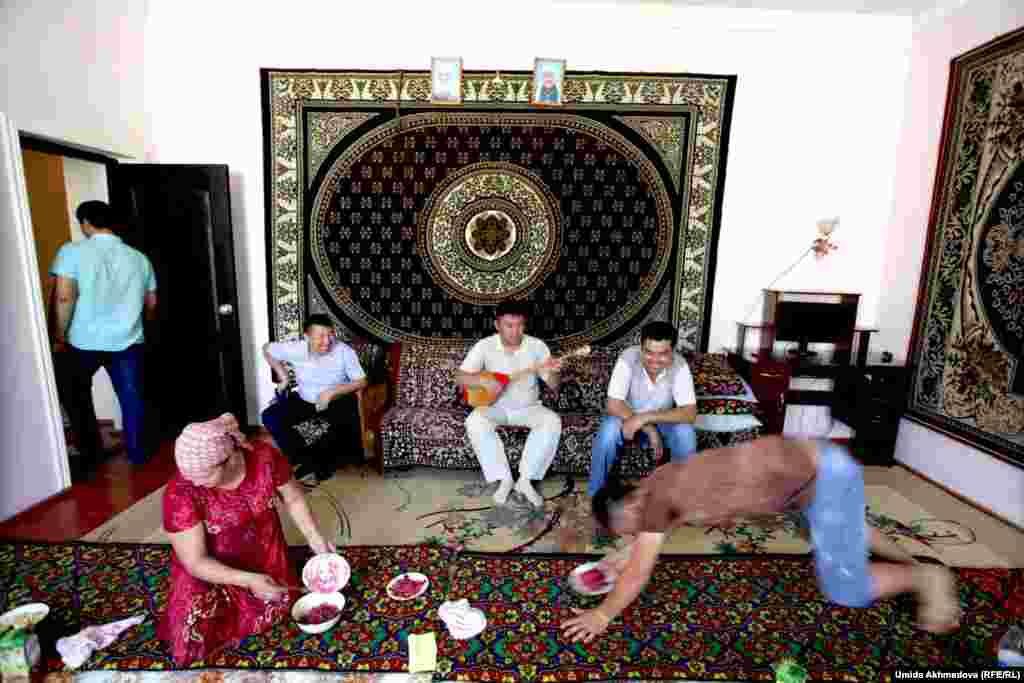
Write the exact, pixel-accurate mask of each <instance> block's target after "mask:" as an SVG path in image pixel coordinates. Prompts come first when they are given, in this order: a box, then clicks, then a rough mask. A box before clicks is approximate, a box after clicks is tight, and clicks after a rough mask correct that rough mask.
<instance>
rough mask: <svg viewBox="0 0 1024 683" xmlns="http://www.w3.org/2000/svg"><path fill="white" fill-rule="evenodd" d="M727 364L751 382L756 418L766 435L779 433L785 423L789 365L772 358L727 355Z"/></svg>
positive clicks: (789, 375)
mask: <svg viewBox="0 0 1024 683" xmlns="http://www.w3.org/2000/svg"><path fill="white" fill-rule="evenodd" d="M729 362H730V363H731V364H732V366H733V367H734V368H736V371H737V372H739V373H740V375H742V376H743V378H744V379H745V380H747V382H749V383H750V389H751V391H753V392H754V396H756V397H757V404H758V418H759V419H760V420H761V421H762V422H764V430H763V432H764V433H765V434H781V433H782V428H783V426H784V425H785V423H786V392H787V391H788V390H789V381H790V378H791V368H790V365H789V363H787V362H785V361H781V360H773V359H771V358H754V357H751V356H740V355H739V354H736V353H730V354H729Z"/></svg>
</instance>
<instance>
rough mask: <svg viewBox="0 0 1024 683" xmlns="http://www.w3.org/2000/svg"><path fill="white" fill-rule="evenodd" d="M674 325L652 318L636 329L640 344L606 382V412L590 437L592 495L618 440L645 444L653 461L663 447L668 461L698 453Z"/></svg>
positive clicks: (693, 403)
mask: <svg viewBox="0 0 1024 683" xmlns="http://www.w3.org/2000/svg"><path fill="white" fill-rule="evenodd" d="M675 345H676V329H675V328H674V327H672V326H671V325H670V324H668V323H666V322H651V323H647V324H646V325H644V326H643V329H641V330H640V345H639V346H631V347H629V348H628V349H626V350H625V351H623V352H622V354H621V355H620V356H619V359H618V361H616V363H615V368H614V369H613V370H612V376H611V379H610V380H609V381H608V407H607V410H608V414H607V415H606V416H605V417H604V420H602V421H601V426H600V427H599V428H598V430H597V434H596V435H595V436H594V446H593V451H592V452H591V456H590V483H589V484H588V485H587V495H588V496H590V497H591V498H593V497H594V495H595V494H596V493H597V492H598V491H599V490H600V489H601V487H603V486H604V484H605V482H606V481H607V480H608V474H609V473H610V472H611V470H612V466H613V465H614V464H615V461H616V460H618V458H619V449H620V448H622V444H623V440H626V441H632V440H633V439H636V438H640V439H646V440H647V441H649V442H650V444H651V448H653V449H654V455H655V461H656V462H660V461H661V459H662V456H663V455H664V449H665V446H668V449H669V451H670V452H671V454H672V461H673V462H682V461H684V460H686V459H687V458H688V457H689V456H690V455H692V454H693V453H695V452H696V451H697V433H696V432H695V431H694V429H693V423H694V421H696V419H697V399H696V397H695V395H694V391H693V377H691V376H690V368H689V366H688V365H687V364H686V361H685V360H684V359H683V357H682V356H681V355H679V354H678V353H676V352H675Z"/></svg>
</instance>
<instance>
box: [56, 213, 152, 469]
mask: <svg viewBox="0 0 1024 683" xmlns="http://www.w3.org/2000/svg"><path fill="white" fill-rule="evenodd" d="M75 216H76V218H77V219H78V222H79V224H80V225H81V226H82V233H83V234H84V235H85V236H86V238H87V239H84V240H81V241H78V242H68V243H67V244H65V245H64V246H62V247H61V248H60V250H59V251H58V252H57V256H56V257H54V259H53V264H52V265H51V266H50V274H51V275H52V276H54V277H55V278H56V280H57V282H56V290H55V291H56V297H55V308H56V310H55V320H54V323H55V324H54V327H55V328H56V329H55V336H56V344H55V350H56V351H57V352H58V354H57V359H56V362H57V366H58V372H57V379H58V382H57V387H58V389H59V390H60V395H61V401H62V402H63V404H64V408H65V410H67V411H68V416H69V418H70V419H71V426H72V428H73V429H74V430H75V433H76V434H77V435H78V438H79V439H80V441H81V449H82V456H83V461H84V462H83V463H82V464H83V466H88V464H89V463H90V461H92V460H94V459H96V458H98V457H99V456H100V454H101V453H102V452H103V446H102V442H101V440H100V433H99V429H98V427H97V424H96V410H95V407H94V406H93V400H92V378H93V375H95V374H96V371H97V370H99V369H100V368H101V367H102V368H106V370H107V374H108V375H110V381H111V383H112V384H113V385H114V391H115V392H116V393H117V400H118V403H120V405H121V415H122V417H123V419H124V437H125V445H126V447H127V450H128V459H129V460H130V461H131V462H132V463H134V464H136V465H141V464H142V463H144V462H145V461H146V455H147V454H146V440H145V434H144V431H145V430H144V425H145V403H144V397H143V367H142V366H143V345H142V344H143V340H144V339H143V329H142V316H143V313H145V316H146V318H147V319H150V320H152V319H153V317H154V315H155V313H156V303H157V300H156V276H155V275H154V273H153V264H152V263H151V262H150V260H149V258H147V257H146V255H145V254H143V253H142V252H141V251H139V250H137V249H133V248H132V247H129V246H128V245H127V244H125V243H124V242H122V241H121V238H120V237H118V236H117V235H115V234H114V232H113V224H114V216H113V213H112V212H111V209H110V207H109V206H107V204H105V203H104V202H99V201H88V202H83V203H82V204H81V205H79V207H78V209H77V210H76V211H75Z"/></svg>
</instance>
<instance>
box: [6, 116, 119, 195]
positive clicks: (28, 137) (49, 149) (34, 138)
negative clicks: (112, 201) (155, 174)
mask: <svg viewBox="0 0 1024 683" xmlns="http://www.w3.org/2000/svg"><path fill="white" fill-rule="evenodd" d="M18 137H19V139H20V140H21V147H22V149H27V150H31V151H33V152H43V153H44V154H54V155H57V156H62V157H70V158H72V159H81V160H82V161H93V162H95V163H97V164H103V165H104V166H106V167H107V196H108V197H113V196H114V184H113V180H112V178H113V172H112V171H113V169H114V168H115V167H117V165H118V161H117V159H115V158H114V157H112V156H107V155H105V154H100V153H99V152H90V151H88V150H85V149H79V148H78V147H71V146H70V145H67V144H64V143H63V142H58V141H56V140H50V139H49V138H41V137H39V136H38V135H33V134H31V133H26V132H24V131H20V132H19V136H18Z"/></svg>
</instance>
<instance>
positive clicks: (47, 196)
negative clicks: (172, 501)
mask: <svg viewBox="0 0 1024 683" xmlns="http://www.w3.org/2000/svg"><path fill="white" fill-rule="evenodd" d="M21 150H22V163H23V165H24V168H25V186H26V191H27V193H28V201H29V211H30V215H31V221H32V233H33V238H34V242H35V249H36V259H37V262H38V265H39V283H40V287H41V290H42V293H43V303H44V307H45V313H46V319H47V332H48V336H49V340H50V351H51V354H52V353H53V349H54V345H55V327H54V307H53V303H54V297H55V278H53V277H52V276H50V274H49V269H50V265H51V264H52V263H53V259H54V257H55V256H56V254H57V250H58V249H60V247H61V246H63V245H64V244H65V243H67V242H79V241H81V240H83V239H86V237H85V235H84V234H83V233H82V229H81V227H80V226H79V224H78V221H77V220H75V217H74V216H75V209H76V208H77V207H78V206H79V205H80V204H81V203H82V202H84V201H88V200H99V201H103V202H109V201H110V184H109V179H108V173H107V165H108V163H109V160H107V159H104V158H103V157H99V156H94V155H92V154H89V153H82V152H78V151H77V150H66V149H63V148H60V147H58V146H56V145H53V144H49V143H46V142H45V141H40V140H37V139H34V138H31V137H27V136H22V137H21ZM70 154H75V156H70ZM58 361H59V359H58V358H54V366H55V367H59V365H60V363H59V362H58ZM92 396H93V403H94V406H95V410H96V418H97V421H98V423H99V430H100V434H101V437H102V440H103V448H104V452H105V453H115V452H117V451H118V450H119V449H120V447H121V441H122V439H121V429H122V418H121V407H120V405H119V403H118V401H117V396H116V394H115V393H114V388H113V385H112V384H111V381H110V377H109V376H108V375H107V372H106V370H104V369H102V368H101V369H100V370H99V371H98V372H97V373H96V375H95V376H94V377H93V388H92ZM72 409H73V406H67V405H63V404H62V405H61V412H62V417H63V423H64V436H65V441H66V443H67V452H68V458H69V461H70V465H71V472H72V475H73V479H75V478H77V477H78V475H79V474H80V473H82V472H84V470H85V468H84V466H83V464H82V463H80V462H79V459H80V458H81V457H82V450H81V438H80V436H79V435H77V434H75V433H74V430H73V429H72V428H71V421H70V420H69V418H68V414H69V410H72Z"/></svg>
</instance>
